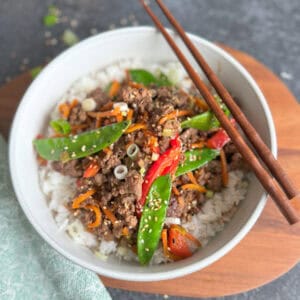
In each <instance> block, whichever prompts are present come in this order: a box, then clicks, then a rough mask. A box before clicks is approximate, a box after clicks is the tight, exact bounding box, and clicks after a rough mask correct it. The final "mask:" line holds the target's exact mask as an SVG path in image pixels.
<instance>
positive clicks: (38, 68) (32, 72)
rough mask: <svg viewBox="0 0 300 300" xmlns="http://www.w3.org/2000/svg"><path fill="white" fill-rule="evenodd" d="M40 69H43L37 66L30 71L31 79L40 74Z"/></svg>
mask: <svg viewBox="0 0 300 300" xmlns="http://www.w3.org/2000/svg"><path fill="white" fill-rule="evenodd" d="M42 69H43V67H41V66H37V67H35V68H32V69H31V70H30V75H31V77H32V79H34V78H35V77H37V76H38V75H39V74H40V72H41V71H42Z"/></svg>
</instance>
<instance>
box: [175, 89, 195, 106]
mask: <svg viewBox="0 0 300 300" xmlns="http://www.w3.org/2000/svg"><path fill="white" fill-rule="evenodd" d="M189 99H190V97H189V95H188V94H187V93H186V92H184V91H182V90H179V91H177V92H175V93H174V96H173V98H172V102H173V103H174V105H176V106H177V107H178V108H181V109H183V108H185V109H188V108H190V106H191V103H190V100H189Z"/></svg>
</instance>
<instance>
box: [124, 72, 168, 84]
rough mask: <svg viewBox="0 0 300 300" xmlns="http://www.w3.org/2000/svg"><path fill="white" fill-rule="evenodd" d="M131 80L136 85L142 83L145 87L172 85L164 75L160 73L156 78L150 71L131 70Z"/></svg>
mask: <svg viewBox="0 0 300 300" xmlns="http://www.w3.org/2000/svg"><path fill="white" fill-rule="evenodd" d="M128 72H129V75H130V79H131V80H132V81H134V82H136V83H141V84H143V85H145V86H148V85H150V84H155V85H157V86H170V85H172V83H171V82H170V81H169V79H168V77H167V76H166V75H165V74H164V73H160V74H159V76H158V77H155V76H154V75H153V74H152V73H150V72H149V71H146V70H143V69H132V70H129V71H128Z"/></svg>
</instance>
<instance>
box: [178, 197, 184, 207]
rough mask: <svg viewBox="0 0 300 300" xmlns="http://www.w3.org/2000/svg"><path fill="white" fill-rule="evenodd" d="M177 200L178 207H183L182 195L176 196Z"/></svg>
mask: <svg viewBox="0 0 300 300" xmlns="http://www.w3.org/2000/svg"><path fill="white" fill-rule="evenodd" d="M177 201H178V204H179V207H180V209H183V208H184V199H183V197H181V196H179V197H178V198H177Z"/></svg>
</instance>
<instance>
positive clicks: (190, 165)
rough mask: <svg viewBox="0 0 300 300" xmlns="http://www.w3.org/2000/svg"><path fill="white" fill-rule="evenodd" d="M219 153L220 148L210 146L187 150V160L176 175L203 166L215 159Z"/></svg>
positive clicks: (179, 167) (185, 154)
mask: <svg viewBox="0 0 300 300" xmlns="http://www.w3.org/2000/svg"><path fill="white" fill-rule="evenodd" d="M219 154H220V151H219V150H216V149H209V148H203V149H194V150H190V151H186V152H185V153H184V156H185V161H184V163H183V164H181V165H179V166H178V168H177V171H176V173H175V176H180V175H183V174H185V173H187V172H190V171H193V170H196V169H198V168H200V167H203V166H204V165H206V164H207V163H209V162H210V161H211V160H213V159H215V158H216V157H217V156H218V155H219Z"/></svg>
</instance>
